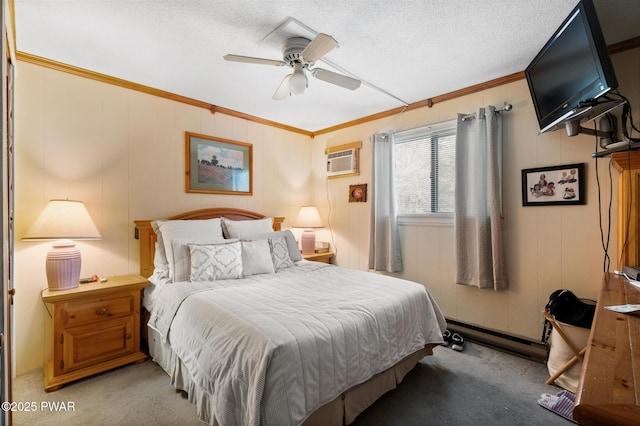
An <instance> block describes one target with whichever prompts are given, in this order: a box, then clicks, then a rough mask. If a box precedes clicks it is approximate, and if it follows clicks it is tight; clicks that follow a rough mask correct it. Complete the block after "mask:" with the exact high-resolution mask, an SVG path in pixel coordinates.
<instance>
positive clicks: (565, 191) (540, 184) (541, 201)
mask: <svg viewBox="0 0 640 426" xmlns="http://www.w3.org/2000/svg"><path fill="white" fill-rule="evenodd" d="M585 179H586V178H585V175H584V163H579V164H567V165H562V166H550V167H537V168H535V169H524V170H522V205H523V206H563V205H572V204H585V185H584V183H585Z"/></svg>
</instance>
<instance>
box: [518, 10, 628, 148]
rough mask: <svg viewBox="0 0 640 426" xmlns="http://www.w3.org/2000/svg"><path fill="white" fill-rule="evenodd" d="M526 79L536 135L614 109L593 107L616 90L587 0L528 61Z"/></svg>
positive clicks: (600, 106) (600, 33)
mask: <svg viewBox="0 0 640 426" xmlns="http://www.w3.org/2000/svg"><path fill="white" fill-rule="evenodd" d="M525 76H526V79H527V83H528V85H529V91H530V92H531V97H532V99H533V105H534V107H535V110H536V115H537V118H538V124H539V125H540V133H544V132H549V131H554V130H557V129H558V128H559V127H560V126H564V125H565V124H567V123H568V122H573V123H575V122H576V121H577V122H578V123H579V122H583V121H586V120H590V119H593V118H595V117H596V116H598V115H600V114H603V113H604V112H606V111H608V110H610V109H612V108H614V107H615V106H612V105H610V104H611V103H610V102H609V103H608V104H609V105H606V104H607V102H604V103H600V102H597V101H596V99H598V98H599V97H601V96H602V95H604V94H605V93H607V92H609V91H611V90H615V89H616V88H617V87H618V81H617V79H616V75H615V72H614V70H613V65H612V64H611V59H610V58H609V53H608V51H607V45H606V44H605V41H604V37H603V35H602V30H601V28H600V23H599V21H598V16H597V14H596V10H595V7H594V6H593V2H592V1H591V0H581V1H580V2H579V3H578V5H577V6H576V7H575V8H574V9H573V11H572V12H571V13H570V14H569V16H567V18H566V19H565V20H564V22H563V23H562V25H560V27H559V28H558V29H557V30H556V32H555V33H554V34H553V36H552V37H551V38H550V39H549V41H547V43H546V44H545V45H544V47H543V48H542V50H540V52H539V53H538V54H537V55H536V57H535V58H534V59H533V61H531V63H530V64H529V66H528V67H527V68H526V70H525ZM567 132H569V128H568V127H567ZM570 136H573V135H571V134H570Z"/></svg>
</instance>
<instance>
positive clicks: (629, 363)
mask: <svg viewBox="0 0 640 426" xmlns="http://www.w3.org/2000/svg"><path fill="white" fill-rule="evenodd" d="M624 304H640V288H637V287H635V286H633V285H631V284H629V282H628V281H627V280H626V279H625V278H624V277H621V276H617V275H614V274H606V275H605V276H604V279H603V282H602V290H601V291H600V295H599V297H598V304H597V306H596V313H595V317H594V319H593V324H592V326H591V333H590V335H589V340H588V342H587V351H586V353H585V358H584V362H583V364H582V373H581V375H580V384H579V386H578V391H577V393H576V403H575V406H574V409H573V418H574V419H575V420H576V421H578V422H580V424H582V425H585V426H586V425H638V424H640V316H638V315H627V314H620V313H616V312H613V311H610V310H608V309H605V308H604V307H605V306H611V305H624Z"/></svg>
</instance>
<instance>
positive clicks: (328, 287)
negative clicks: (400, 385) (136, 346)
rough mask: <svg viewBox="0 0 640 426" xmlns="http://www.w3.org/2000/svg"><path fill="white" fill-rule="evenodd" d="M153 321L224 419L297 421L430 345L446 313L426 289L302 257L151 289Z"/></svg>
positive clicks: (217, 416)
mask: <svg viewBox="0 0 640 426" xmlns="http://www.w3.org/2000/svg"><path fill="white" fill-rule="evenodd" d="M155 293H156V294H154V296H155V297H154V299H155V301H154V306H153V311H152V315H151V318H150V321H149V325H150V326H151V327H153V328H154V329H156V330H157V331H158V332H159V333H160V334H161V336H163V338H165V339H167V340H168V342H169V343H170V344H171V347H172V348H173V350H174V351H175V352H176V353H177V355H178V356H179V357H180V359H181V360H182V362H183V363H184V365H185V366H186V367H187V368H188V369H189V371H190V374H191V375H192V377H193V379H194V381H195V382H196V383H197V385H198V386H200V387H201V388H202V389H204V391H205V392H206V393H208V394H209V395H210V401H209V402H208V404H209V405H211V407H210V408H211V409H212V410H211V411H213V412H214V413H215V419H211V418H209V419H208V421H209V422H210V423H212V424H213V423H219V424H221V425H223V426H224V425H259V424H263V425H277V426H282V425H296V424H300V423H301V422H302V421H304V419H305V418H306V417H307V416H308V415H309V414H310V413H311V412H313V411H314V410H315V409H317V408H318V407H320V406H321V405H323V404H325V403H327V402H329V401H331V400H333V399H334V398H336V397H337V396H338V395H340V394H341V393H342V392H344V391H345V390H347V389H349V388H351V387H353V386H355V385H357V384H360V383H362V382H364V381H366V380H368V379H369V378H370V377H372V376H373V375H375V374H377V373H380V372H382V371H384V370H386V369H387V368H389V367H391V366H392V365H394V364H395V363H397V362H398V361H399V360H401V359H402V358H404V357H405V356H407V355H409V354H411V353H413V352H415V351H417V350H418V349H420V348H422V347H424V345H425V344H427V343H440V342H442V334H441V332H442V331H444V328H445V327H446V325H445V322H444V318H443V316H442V313H441V312H440V310H439V309H438V307H437V306H436V304H435V302H434V301H433V300H432V298H431V296H430V295H429V293H428V292H427V291H426V290H425V288H424V286H422V285H420V284H416V283H412V282H408V281H404V280H400V279H395V278H391V277H388V276H383V275H379V274H374V273H368V272H362V271H354V270H349V269H343V268H339V267H335V266H332V265H326V264H319V263H315V262H299V263H298V264H297V265H296V266H294V267H293V268H288V269H286V270H282V271H281V272H279V273H277V274H270V275H255V276H253V277H250V278H247V279H241V280H224V281H213V282H206V283H188V282H184V283H173V284H166V285H164V286H162V287H160V288H157V289H156V290H155Z"/></svg>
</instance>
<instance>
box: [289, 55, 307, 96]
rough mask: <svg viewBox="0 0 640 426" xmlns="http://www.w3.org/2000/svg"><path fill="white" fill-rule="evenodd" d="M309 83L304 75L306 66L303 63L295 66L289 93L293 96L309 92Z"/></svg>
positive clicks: (290, 80)
mask: <svg viewBox="0 0 640 426" xmlns="http://www.w3.org/2000/svg"><path fill="white" fill-rule="evenodd" d="M308 86H309V82H308V80H307V76H306V75H305V73H304V66H303V65H302V64H301V63H298V62H297V63H294V64H293V74H291V78H289V91H290V92H291V94H292V95H301V94H303V93H304V92H306V91H307V87H308Z"/></svg>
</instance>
